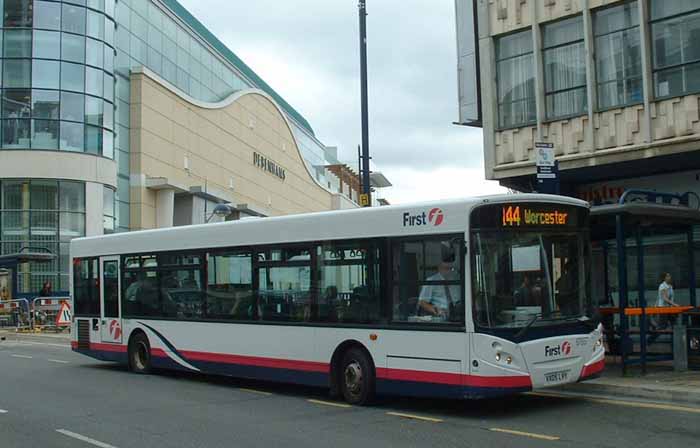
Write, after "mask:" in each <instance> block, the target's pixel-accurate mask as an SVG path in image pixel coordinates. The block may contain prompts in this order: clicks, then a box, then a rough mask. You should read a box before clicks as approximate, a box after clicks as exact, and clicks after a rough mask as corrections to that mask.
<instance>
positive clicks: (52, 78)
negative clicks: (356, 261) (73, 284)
mask: <svg viewBox="0 0 700 448" xmlns="http://www.w3.org/2000/svg"><path fill="white" fill-rule="evenodd" d="M0 11H2V13H3V16H2V30H0V31H1V32H0V48H1V50H2V51H1V56H2V57H1V58H0V76H1V77H0V86H1V88H2V107H1V108H0V119H1V121H2V123H1V124H0V141H1V145H0V199H1V201H0V255H3V254H11V253H16V252H19V251H21V250H24V249H26V248H41V249H42V250H44V249H48V250H49V251H51V253H53V254H55V255H56V258H55V260H54V261H52V262H50V263H41V264H38V263H26V264H23V265H21V266H19V267H18V268H17V269H18V275H17V277H16V278H17V285H13V289H14V291H15V294H18V295H21V296H27V295H36V293H37V292H38V291H39V290H40V289H41V287H42V285H43V284H44V283H45V282H46V281H50V282H52V287H53V290H54V292H61V291H63V292H65V291H67V290H68V288H69V275H68V274H69V253H68V248H69V242H70V240H71V239H72V238H75V237H79V236H86V235H87V236H90V235H99V234H103V233H110V232H120V231H128V230H138V229H145V228H153V227H158V226H169V225H185V224H196V223H203V222H206V221H207V220H210V219H212V220H216V219H218V218H217V217H216V216H212V210H213V208H214V206H215V205H216V204H219V203H227V204H229V205H230V206H231V208H232V209H233V210H234V216H233V217H232V218H233V219H235V218H243V217H247V216H272V215H280V214H288V213H301V212H308V211H318V210H331V209H334V208H348V207H356V206H357V204H356V202H355V201H354V200H353V198H352V195H351V194H348V193H343V192H341V191H340V190H339V189H337V188H334V186H335V185H338V180H337V179H335V178H334V175H333V173H332V172H330V171H328V170H327V169H326V166H329V165H334V164H337V163H338V161H337V159H336V156H335V152H334V151H333V150H329V148H327V147H326V146H325V145H324V144H323V143H321V142H320V141H319V140H318V139H317V138H316V136H315V134H314V131H313V129H312V128H311V125H310V124H309V123H308V122H307V121H306V120H305V119H304V117H303V116H301V114H300V113H299V112H298V111H296V110H295V109H294V108H293V107H292V106H291V105H290V104H288V103H287V102H286V101H285V100H284V99H283V98H282V97H281V96H280V95H279V94H278V93H277V92H275V91H274V90H273V89H272V88H271V87H270V86H269V85H268V84H267V83H265V81H264V80H262V79H261V78H260V77H259V76H258V75H257V74H256V73H255V72H253V70H251V69H250V68H249V67H248V66H247V65H246V64H245V63H244V62H243V61H241V60H240V59H239V58H238V57H237V56H236V55H235V54H234V53H233V52H231V51H230V50H229V49H228V48H227V47H226V46H225V45H223V44H222V43H221V42H220V41H219V40H218V39H217V38H216V37H215V36H214V35H213V34H212V33H211V32H210V31H208V30H207V29H206V28H205V27H204V26H203V25H202V24H201V23H200V22H199V21H198V20H197V19H195V18H194V17H193V16H192V15H191V14H190V13H189V12H188V11H187V10H186V9H184V8H183V7H182V5H180V4H179V3H178V2H177V1H176V0H63V1H58V0H0ZM5 276H6V273H5Z"/></svg>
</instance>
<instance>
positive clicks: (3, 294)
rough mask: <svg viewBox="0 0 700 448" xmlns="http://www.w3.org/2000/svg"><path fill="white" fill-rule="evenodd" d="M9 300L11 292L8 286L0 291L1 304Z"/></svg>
mask: <svg viewBox="0 0 700 448" xmlns="http://www.w3.org/2000/svg"><path fill="white" fill-rule="evenodd" d="M8 300H10V292H9V291H8V290H7V287H6V286H3V287H2V291H0V302H7V301H8Z"/></svg>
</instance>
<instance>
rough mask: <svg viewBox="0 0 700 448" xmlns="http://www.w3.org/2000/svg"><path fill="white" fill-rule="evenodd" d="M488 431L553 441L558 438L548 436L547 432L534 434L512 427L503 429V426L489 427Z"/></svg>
mask: <svg viewBox="0 0 700 448" xmlns="http://www.w3.org/2000/svg"><path fill="white" fill-rule="evenodd" d="M489 431H493V432H502V433H505V434H511V435H514V436H522V437H529V438H531V439H539V440H549V441H550V442H554V441H556V440H559V437H558V436H550V435H547V434H536V433H533V432H525V431H516V430H514V429H505V428H489Z"/></svg>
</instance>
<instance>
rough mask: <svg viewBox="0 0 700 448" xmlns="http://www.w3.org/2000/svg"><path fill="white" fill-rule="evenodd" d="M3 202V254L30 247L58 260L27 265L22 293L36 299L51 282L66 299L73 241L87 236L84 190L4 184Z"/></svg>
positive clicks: (0, 188)
mask: <svg viewBox="0 0 700 448" xmlns="http://www.w3.org/2000/svg"><path fill="white" fill-rule="evenodd" d="M35 121H38V120H35ZM0 199H1V204H0V205H1V206H0V251H1V252H0V253H1V254H9V253H16V252H18V251H19V250H20V249H22V248H23V247H27V246H31V247H37V248H44V249H48V250H50V251H51V253H53V254H55V255H56V258H55V259H54V260H53V261H50V262H42V263H35V262H32V263H29V268H28V269H27V270H26V271H24V272H25V273H24V274H23V275H20V276H19V285H18V289H19V292H20V293H22V294H37V293H38V292H39V290H41V287H42V285H43V284H44V282H45V281H50V282H51V283H52V285H53V290H54V291H56V292H63V293H67V292H68V288H69V281H68V280H69V279H68V275H69V271H70V269H69V263H70V262H69V245H70V240H71V239H73V238H75V237H80V236H84V235H85V184H84V183H82V182H70V181H55V180H3V181H1V182H0Z"/></svg>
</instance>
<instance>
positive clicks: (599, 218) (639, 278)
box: [591, 190, 700, 373]
mask: <svg viewBox="0 0 700 448" xmlns="http://www.w3.org/2000/svg"><path fill="white" fill-rule="evenodd" d="M699 205H700V199H699V198H698V196H697V195H695V194H694V193H686V194H683V195H676V194H666V193H659V192H653V191H645V190H628V191H626V192H625V193H624V194H623V195H622V196H621V197H620V200H619V201H618V203H616V204H611V205H600V206H594V207H592V208H591V239H592V241H593V244H594V247H595V248H596V249H597V252H598V253H597V256H598V260H600V258H602V260H600V261H601V263H595V266H594V270H596V269H598V272H597V275H598V277H597V280H598V281H601V283H602V286H603V288H602V291H599V293H598V297H596V298H597V299H598V300H597V306H598V311H599V312H600V314H601V315H603V321H604V324H606V325H605V326H606V335H607V339H608V344H609V348H610V351H611V352H613V353H615V354H618V355H620V357H621V360H622V370H623V373H624V372H626V368H627V367H628V366H630V365H635V364H639V365H641V367H642V371H643V372H644V371H646V364H647V363H648V362H653V361H662V360H672V359H673V353H672V350H671V351H670V353H652V352H650V351H649V350H648V348H649V347H648V345H649V344H648V343H649V342H650V341H656V339H657V338H658V337H659V334H660V333H662V332H661V331H660V330H659V329H658V328H655V326H653V325H650V323H651V322H650V321H651V320H652V319H656V322H660V319H661V318H659V317H656V316H660V315H661V314H660V313H663V314H664V315H666V317H664V318H663V319H665V320H670V321H673V320H674V319H673V318H672V317H671V316H673V317H675V316H677V315H678V314H680V313H681V312H682V311H684V310H686V309H688V308H691V307H694V306H696V303H697V298H696V290H695V288H696V284H695V283H696V281H695V251H694V226H696V225H699V224H700V210H699V209H698V206H699ZM601 268H602V269H601ZM601 270H602V272H600V271H601ZM674 270H675V272H678V273H679V274H677V276H678V277H680V278H678V279H677V280H678V282H679V283H681V284H680V285H679V286H680V287H679V288H677V289H676V300H677V301H681V302H684V304H686V305H688V306H687V307H684V308H681V307H679V308H657V307H656V306H655V305H656V301H657V295H658V293H657V288H658V285H659V284H660V282H661V280H660V276H661V275H662V273H663V272H670V271H674ZM674 280H676V279H674ZM594 282H595V280H594ZM601 294H602V295H603V297H601ZM679 296H682V297H679ZM594 302H596V300H594ZM649 305H651V306H649ZM631 321H632V322H633V323H634V325H631ZM657 326H658V325H657ZM665 333H666V334H670V333H669V332H668V331H667V330H666V331H665ZM637 335H638V337H639V343H638V348H636V347H635V345H636V344H635V341H634V338H635V336H637ZM648 338H649V339H648ZM671 342H673V341H672V340H671Z"/></svg>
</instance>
